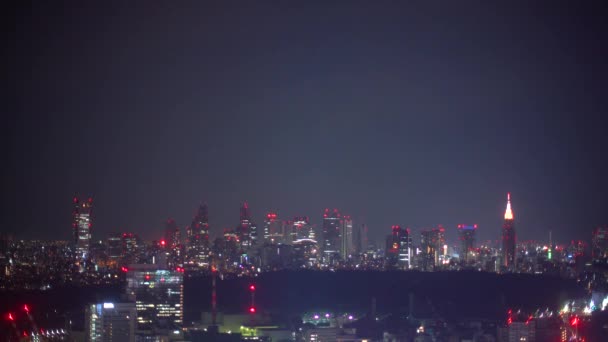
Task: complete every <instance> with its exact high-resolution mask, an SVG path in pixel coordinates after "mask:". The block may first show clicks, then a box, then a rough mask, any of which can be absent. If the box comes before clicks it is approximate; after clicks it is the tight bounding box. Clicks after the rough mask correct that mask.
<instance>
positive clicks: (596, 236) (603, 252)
mask: <svg viewBox="0 0 608 342" xmlns="http://www.w3.org/2000/svg"><path fill="white" fill-rule="evenodd" d="M591 257H592V258H593V260H605V259H606V258H608V227H597V228H595V229H594V230H593V237H592V238H591Z"/></svg>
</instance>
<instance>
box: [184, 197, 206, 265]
mask: <svg viewBox="0 0 608 342" xmlns="http://www.w3.org/2000/svg"><path fill="white" fill-rule="evenodd" d="M187 235H188V245H187V248H186V255H187V259H188V262H189V263H190V264H195V265H199V266H203V265H204V264H206V263H207V262H208V259H209V250H210V245H209V208H208V207H207V203H201V204H200V205H199V207H198V209H197V211H196V214H195V215H194V218H193V219H192V224H190V227H188V233H187Z"/></svg>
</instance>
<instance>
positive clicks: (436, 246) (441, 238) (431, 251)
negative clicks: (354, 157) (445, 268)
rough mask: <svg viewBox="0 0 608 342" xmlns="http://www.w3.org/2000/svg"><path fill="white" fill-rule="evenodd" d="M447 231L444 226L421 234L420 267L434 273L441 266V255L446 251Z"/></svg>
mask: <svg viewBox="0 0 608 342" xmlns="http://www.w3.org/2000/svg"><path fill="white" fill-rule="evenodd" d="M444 245H445V229H444V228H443V227H442V226H439V227H437V228H433V229H430V230H423V231H422V232H421V234H420V247H421V250H422V252H421V256H420V257H421V259H420V267H421V268H422V269H423V270H425V271H432V270H433V269H434V268H435V267H436V266H438V265H439V255H441V253H442V251H443V250H444Z"/></svg>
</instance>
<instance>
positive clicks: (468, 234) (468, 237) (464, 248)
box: [458, 224, 477, 264]
mask: <svg viewBox="0 0 608 342" xmlns="http://www.w3.org/2000/svg"><path fill="white" fill-rule="evenodd" d="M476 234H477V225H476V224H470V225H467V224H459V225H458V240H459V241H460V259H461V260H462V261H463V262H464V263H465V264H470V263H472V262H474V261H475V257H474V253H475V235H476Z"/></svg>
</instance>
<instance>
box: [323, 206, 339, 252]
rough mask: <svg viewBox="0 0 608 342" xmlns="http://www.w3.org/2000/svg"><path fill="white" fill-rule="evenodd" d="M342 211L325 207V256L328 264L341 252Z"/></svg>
mask: <svg viewBox="0 0 608 342" xmlns="http://www.w3.org/2000/svg"><path fill="white" fill-rule="evenodd" d="M340 221H341V220H340V213H339V212H338V209H334V210H333V211H332V212H330V211H329V209H325V212H324V213H323V258H324V261H325V263H326V264H329V263H331V261H333V260H335V259H336V257H337V256H339V253H340V235H341V234H340V233H341V231H340V230H341V229H340V225H341V223H340Z"/></svg>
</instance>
